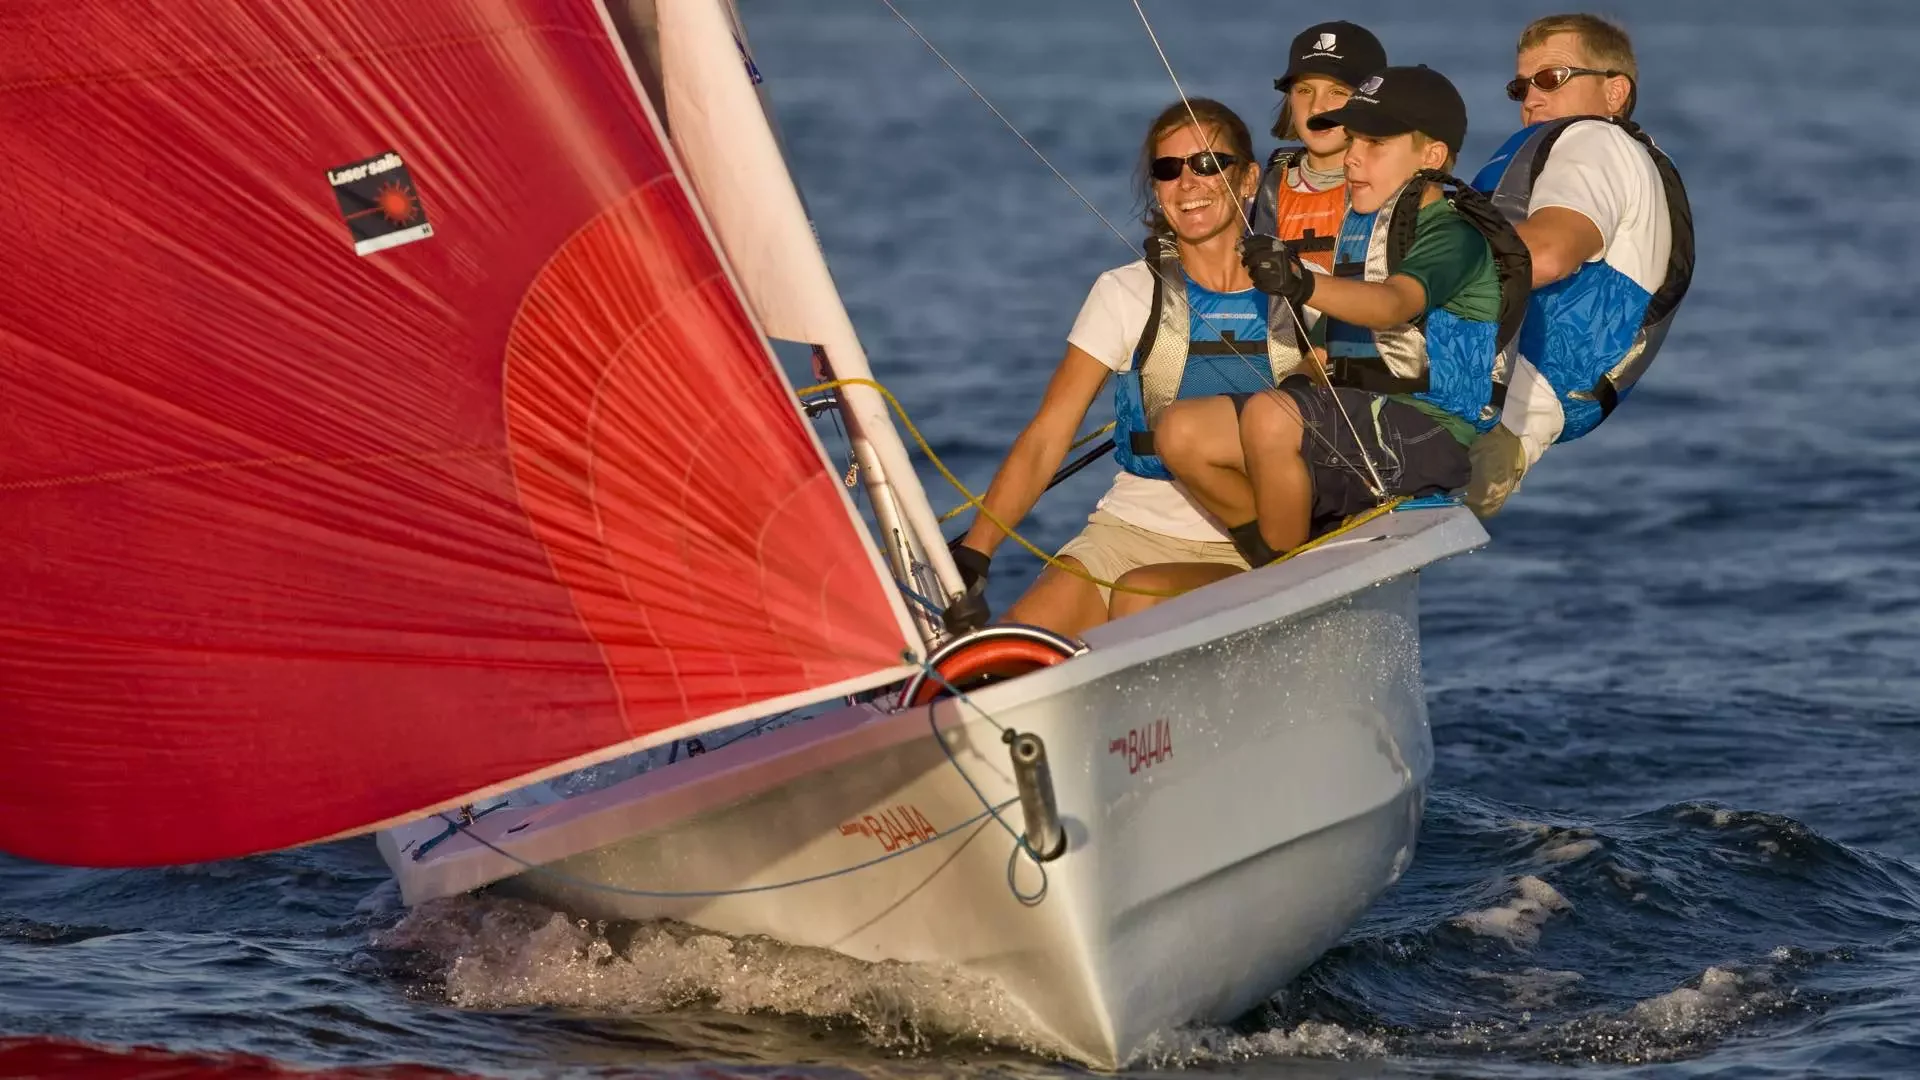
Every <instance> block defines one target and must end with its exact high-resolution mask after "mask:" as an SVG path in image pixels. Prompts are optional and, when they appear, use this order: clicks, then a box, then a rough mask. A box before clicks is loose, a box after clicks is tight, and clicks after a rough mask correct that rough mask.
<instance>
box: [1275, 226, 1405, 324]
mask: <svg viewBox="0 0 1920 1080" xmlns="http://www.w3.org/2000/svg"><path fill="white" fill-rule="evenodd" d="M1418 248H1419V241H1418V240H1416V241H1415V242H1414V249H1415V250H1418ZM1240 251H1241V262H1242V263H1243V264H1245V266H1246V268H1247V274H1248V276H1249V277H1251V278H1252V279H1253V285H1254V288H1257V289H1259V290H1260V291H1261V292H1263V293H1266V294H1267V295H1268V296H1278V297H1282V298H1284V299H1286V300H1290V301H1292V302H1293V303H1295V304H1298V305H1300V306H1302V307H1311V308H1312V309H1313V310H1315V311H1317V312H1319V313H1320V314H1322V315H1325V316H1328V317H1330V318H1334V319H1338V320H1340V321H1341V322H1343V323H1348V324H1350V325H1353V326H1364V327H1366V328H1368V329H1369V330H1384V329H1386V328H1388V327H1390V326H1398V325H1400V324H1401V323H1404V322H1408V321H1410V320H1412V319H1413V318H1414V317H1415V316H1417V315H1419V314H1420V313H1421V312H1423V311H1425V310H1426V309H1427V286H1426V285H1425V284H1423V283H1422V282H1421V281H1420V280H1419V279H1418V278H1416V277H1412V276H1409V275H1407V274H1393V275H1391V276H1389V277H1388V278H1387V280H1385V281H1379V282H1369V281H1354V280H1351V279H1349V278H1337V277H1334V276H1332V275H1331V274H1318V273H1313V272H1312V271H1310V270H1308V269H1307V266H1306V264H1305V263H1303V262H1301V261H1300V256H1299V255H1298V254H1296V253H1295V252H1294V250H1293V249H1292V248H1291V247H1289V246H1287V243H1286V241H1284V240H1280V239H1278V238H1276V237H1273V236H1270V235H1265V234H1255V235H1253V236H1249V237H1247V238H1246V239H1245V240H1243V241H1241V246H1240ZM1410 254H1411V253H1410Z"/></svg>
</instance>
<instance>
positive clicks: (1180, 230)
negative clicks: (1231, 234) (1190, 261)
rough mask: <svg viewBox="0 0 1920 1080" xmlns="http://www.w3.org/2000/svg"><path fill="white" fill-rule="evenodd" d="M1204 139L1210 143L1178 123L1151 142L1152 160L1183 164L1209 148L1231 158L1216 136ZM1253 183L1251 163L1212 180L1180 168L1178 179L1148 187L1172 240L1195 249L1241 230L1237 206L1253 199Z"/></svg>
mask: <svg viewBox="0 0 1920 1080" xmlns="http://www.w3.org/2000/svg"><path fill="white" fill-rule="evenodd" d="M1210 135H1211V138H1202V137H1201V135H1200V132H1199V131H1197V130H1195V129H1194V127H1193V125H1191V124H1183V125H1181V126H1179V127H1177V128H1174V129H1173V130H1172V131H1169V132H1167V133H1166V134H1165V135H1162V136H1161V137H1160V139H1159V141H1158V142H1156V143H1154V147H1153V156H1154V157H1156V158H1163V157H1176V158H1180V159H1182V160H1183V161H1184V160H1185V159H1186V158H1188V157H1190V156H1191V155H1194V154H1198V153H1201V152H1203V151H1206V150H1209V149H1211V150H1214V151H1217V152H1219V153H1222V154H1232V153H1233V151H1232V150H1231V149H1230V148H1229V144H1228V142H1227V140H1226V139H1225V138H1223V137H1222V136H1221V134H1220V133H1219V132H1217V131H1216V132H1211V133H1210ZM1209 143H1211V145H1209ZM1235 156H1236V157H1237V156H1238V155H1235ZM1259 180H1260V178H1259V174H1258V172H1257V171H1255V169H1254V168H1253V163H1252V162H1247V161H1241V162H1238V163H1237V164H1235V165H1234V166H1233V167H1232V168H1230V169H1227V170H1225V171H1224V172H1220V173H1216V174H1214V175H1212V176H1200V175H1197V174H1196V173H1195V172H1194V171H1193V169H1192V167H1191V166H1183V167H1182V168H1181V170H1180V175H1179V177H1178V178H1176V179H1173V180H1155V181H1154V182H1153V197H1154V199H1155V200H1156V201H1157V202H1159V204H1160V212H1161V213H1162V214H1164V215H1165V216H1166V219H1167V224H1168V225H1171V226H1172V227H1173V232H1174V235H1175V236H1177V237H1179V238H1180V239H1181V240H1182V241H1184V242H1186V243H1189V244H1198V243H1202V242H1204V241H1207V240H1211V239H1213V238H1214V237H1216V236H1218V235H1220V234H1221V233H1223V232H1226V231H1227V230H1229V229H1237V228H1240V227H1241V226H1242V224H1243V223H1242V221H1241V217H1240V203H1241V202H1242V201H1244V200H1246V199H1250V198H1252V197H1253V188H1254V187H1255V185H1257V184H1258V183H1259ZM1230 185H1231V186H1230ZM1236 187H1237V188H1238V191H1237V192H1236Z"/></svg>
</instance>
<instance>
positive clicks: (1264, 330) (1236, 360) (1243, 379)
mask: <svg viewBox="0 0 1920 1080" xmlns="http://www.w3.org/2000/svg"><path fill="white" fill-rule="evenodd" d="M1147 267H1148V269H1150V270H1152V271H1153V305H1152V309H1151V311H1150V312H1149V313H1148V315H1147V325H1146V328H1145V329H1144V330H1143V331H1142V332H1141V334H1140V341H1139V344H1137V345H1136V346H1135V347H1134V350H1133V365H1132V367H1130V368H1129V369H1128V370H1126V371H1123V372H1120V373H1119V375H1118V376H1117V377H1116V379H1115V381H1114V385H1113V417H1114V430H1113V456H1114V460H1116V461H1118V462H1119V463H1120V467H1121V468H1123V469H1125V470H1127V471H1128V472H1130V473H1133V474H1134V475H1135V476H1144V477H1148V478H1149V479H1154V480H1171V479H1173V474H1172V473H1170V472H1168V471H1167V467H1166V466H1165V465H1164V464H1162V463H1161V461H1160V458H1159V456H1158V455H1157V454H1155V453H1154V446H1153V422H1154V421H1155V420H1156V419H1158V418H1159V416H1160V410H1162V409H1164V408H1166V407H1167V405H1168V404H1169V403H1171V402H1173V401H1175V400H1177V399H1180V398H1196V397H1212V396H1213V395H1216V394H1252V393H1258V392H1259V391H1261V390H1265V389H1268V388H1270V387H1273V386H1277V385H1279V383H1280V380H1281V379H1284V378H1286V377H1287V376H1288V375H1289V374H1291V373H1292V372H1293V370H1294V369H1295V368H1297V367H1299V366H1300V348H1299V345H1298V344H1297V339H1298V335H1296V334H1295V333H1294V330H1293V327H1294V322H1293V319H1291V318H1282V319H1281V320H1280V325H1279V326H1278V327H1277V328H1276V327H1272V326H1269V325H1268V319H1267V314H1268V299H1269V298H1268V296H1267V294H1265V293H1263V292H1261V291H1260V290H1258V289H1253V288H1248V289H1244V290H1241V291H1240V292H1231V293H1222V292H1214V291H1213V290H1212V289H1207V288H1203V287H1201V286H1200V285H1197V284H1195V283H1194V281H1193V280H1192V279H1191V278H1189V277H1187V273H1186V270H1185V269H1184V268H1183V267H1182V266H1181V265H1180V249H1179V245H1178V244H1177V243H1176V242H1175V241H1174V240H1173V238H1171V237H1166V236H1153V237H1149V238H1148V240H1147ZM1169 286H1181V287H1174V288H1170V287H1169ZM1282 314H1283V315H1284V311H1283V312H1282Z"/></svg>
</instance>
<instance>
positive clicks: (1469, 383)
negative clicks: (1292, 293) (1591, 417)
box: [1327, 170, 1533, 431]
mask: <svg viewBox="0 0 1920 1080" xmlns="http://www.w3.org/2000/svg"><path fill="white" fill-rule="evenodd" d="M1430 183H1431V184H1438V185H1440V187H1441V191H1442V194H1443V196H1444V197H1445V198H1447V200H1448V201H1449V202H1451V203H1452V204H1453V208H1454V210H1455V211H1456V212H1457V213H1458V214H1459V215H1460V217H1461V219H1462V220H1464V221H1466V222H1467V223H1468V224H1469V225H1472V226H1473V227H1474V229H1475V230H1476V231H1478V232H1479V233H1480V235H1482V236H1484V237H1486V240H1487V246H1488V247H1489V248H1490V249H1491V250H1492V254H1493V264H1494V271H1495V273H1496V275H1497V276H1498V278H1499V281H1500V319H1499V321H1498V322H1480V321H1477V320H1473V319H1463V318H1461V317H1460V316H1458V315H1455V314H1454V313H1453V312H1451V311H1447V310H1446V309H1445V308H1443V307H1435V308H1433V309H1432V310H1431V311H1428V312H1427V313H1426V314H1424V315H1422V316H1420V317H1419V318H1416V319H1415V320H1413V321H1412V322H1408V323H1402V324H1400V325H1399V326H1395V327H1390V328H1388V329H1385V330H1369V329H1367V328H1365V327H1361V326H1354V325H1352V324H1349V323H1343V322H1341V321H1339V320H1337V319H1330V320H1328V323H1327V363H1328V372H1329V374H1330V375H1331V376H1332V377H1333V382H1334V385H1336V386H1351V387H1357V388H1359V389H1361V390H1369V391H1372V392H1374V393H1380V394H1407V395H1411V396H1413V397H1415V398H1418V399H1420V400H1421V401H1425V402H1427V403H1429V404H1431V405H1434V406H1435V407H1437V408H1440V409H1443V410H1445V411H1446V412H1448V413H1451V414H1453V415H1454V416H1457V417H1459V418H1460V419H1462V420H1464V421H1466V422H1467V423H1469V424H1471V425H1473V427H1474V428H1475V429H1476V430H1479V431H1485V430H1487V429H1488V428H1490V427H1492V426H1493V425H1494V423H1495V422H1497V421H1498V420H1499V418H1500V406H1501V404H1502V403H1504V402H1505V400H1506V375H1507V370H1508V363H1507V359H1508V357H1507V350H1508V349H1510V348H1511V346H1512V343H1513V342H1514V341H1515V340H1516V339H1517V337H1518V334H1519V331H1520V324H1521V320H1522V318H1524V316H1525V314H1526V306H1527V286H1528V284H1529V283H1530V282H1531V281H1532V278H1533V263H1532V260H1531V259H1530V258H1529V257H1528V255H1527V248H1526V245H1525V244H1524V243H1522V242H1521V240H1520V236H1519V234H1518V233H1516V232H1514V230H1513V225H1512V224H1511V223H1509V222H1508V221H1507V220H1506V219H1505V218H1503V217H1501V216H1500V214H1499V212H1498V211H1496V210H1495V209H1494V208H1493V206H1492V204H1491V203H1490V202H1489V201H1488V200H1487V197H1486V196H1485V195H1482V194H1481V193H1479V192H1478V191H1475V190H1473V189H1472V188H1471V187H1469V186H1467V185H1466V184H1465V183H1463V182H1461V181H1460V180H1457V179H1455V178H1453V177H1451V176H1448V175H1447V174H1445V173H1442V172H1437V171H1433V170H1423V171H1422V172H1420V173H1418V174H1416V175H1415V176H1414V177H1413V179H1411V180H1409V181H1408V182H1407V183H1406V184H1405V185H1403V186H1402V187H1401V188H1400V190H1399V191H1397V192H1395V193H1394V194H1393V195H1392V196H1390V197H1389V198H1388V199H1387V200H1386V202H1385V203H1384V204H1383V205H1382V206H1381V207H1380V209H1378V210H1376V211H1374V212H1372V213H1369V214H1359V213H1355V212H1353V211H1352V210H1351V209H1349V210H1348V211H1347V216H1346V217H1345V218H1344V219H1343V220H1342V221H1341V223H1340V237H1339V241H1338V243H1337V245H1336V246H1335V248H1334V266H1333V272H1334V274H1335V275H1336V276H1339V277H1346V278H1353V279H1357V280H1360V281H1368V282H1381V281H1385V280H1387V278H1389V277H1391V276H1392V275H1393V273H1394V272H1395V271H1396V270H1398V269H1399V267H1400V263H1401V260H1403V259H1404V258H1405V257H1406V254H1407V252H1408V251H1409V250H1410V249H1411V248H1412V247H1413V241H1414V231H1415V227H1416V225H1417V224H1418V222H1419V217H1420V201H1421V199H1422V198H1423V196H1424V194H1425V192H1426V190H1427V185H1428V184H1430Z"/></svg>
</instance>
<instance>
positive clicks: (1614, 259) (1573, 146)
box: [1500, 120, 1673, 462]
mask: <svg viewBox="0 0 1920 1080" xmlns="http://www.w3.org/2000/svg"><path fill="white" fill-rule="evenodd" d="M1550 206H1557V207H1564V208H1565V209H1568V210H1572V211H1573V212H1575V213H1577V214H1579V215H1581V216H1582V217H1585V218H1586V219H1587V220H1588V221H1591V222H1593V226H1594V228H1596V229H1598V230H1600V254H1598V255H1596V256H1594V258H1593V259H1590V260H1588V261H1590V262H1597V261H1602V260H1604V261H1605V262H1606V263H1607V265H1609V266H1611V267H1613V268H1614V269H1615V270H1618V271H1619V272H1620V273H1621V274H1623V275H1625V276H1626V277H1627V278H1628V279H1630V280H1631V281H1633V283H1634V284H1636V285H1638V286H1640V287H1641V288H1643V289H1645V290H1647V291H1648V292H1650V293H1651V292H1657V291H1659V288H1660V286H1661V284H1662V283H1663V282H1664V281H1666V277H1667V259H1668V257H1669V256H1670V255H1671V254H1672V251H1673V222H1672V220H1671V219H1670V218H1669V217H1668V216H1667V193H1666V189H1665V188H1664V187H1662V186H1661V183H1660V170H1659V169H1657V168H1655V167H1654V164H1653V156H1652V155H1651V154H1648V153H1647V149H1646V147H1644V146H1641V145H1640V143H1639V142H1638V141H1636V140H1635V139H1634V137H1633V136H1631V135H1628V134H1627V133H1626V132H1624V131H1622V130H1620V128H1619V127H1617V126H1615V125H1613V124H1609V123H1607V122H1605V121H1602V120H1591V121H1585V122H1582V123H1577V124H1572V125H1570V126H1569V127H1568V128H1567V129H1566V130H1565V131H1563V132H1561V133H1560V138H1559V139H1558V140H1556V141H1555V142H1554V144H1553V151H1552V153H1550V154H1548V155H1547V164H1546V166H1545V168H1543V169H1541V170H1540V176H1539V178H1538V179H1536V180H1535V181H1534V184H1533V196H1532V198H1531V199H1530V200H1529V201H1528V203H1527V213H1528V214H1529V215H1532V214H1537V213H1539V212H1540V211H1541V210H1544V209H1546V208H1547V207H1550ZM1500 422H1501V423H1503V424H1505V425H1506V426H1507V427H1508V428H1509V429H1510V430H1512V431H1513V433H1514V434H1516V435H1518V436H1520V441H1521V442H1522V443H1523V444H1524V445H1525V446H1526V448H1527V460H1528V461H1529V462H1533V461H1538V460H1539V459H1540V455H1541V454H1543V453H1545V452H1546V449H1547V447H1548V446H1551V445H1552V444H1553V441H1554V440H1555V439H1557V438H1559V437H1560V431H1561V429H1562V428H1563V427H1564V426H1565V425H1566V415H1565V414H1564V413H1563V412H1562V411H1561V409H1560V402H1559V399H1558V398H1556V397H1555V396H1554V393H1553V388H1552V387H1550V386H1548V385H1547V381H1546V380H1545V379H1543V378H1541V377H1540V374H1539V372H1537V371H1535V370H1534V367H1533V365H1532V364H1530V363H1528V362H1527V361H1526V358H1524V357H1522V358H1520V359H1519V360H1518V361H1516V362H1515V364H1514V371H1513V373H1512V375H1511V376H1510V377H1509V378H1508V380H1507V403H1506V406H1505V407H1504V409H1503V410H1502V412H1501V414H1500Z"/></svg>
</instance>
